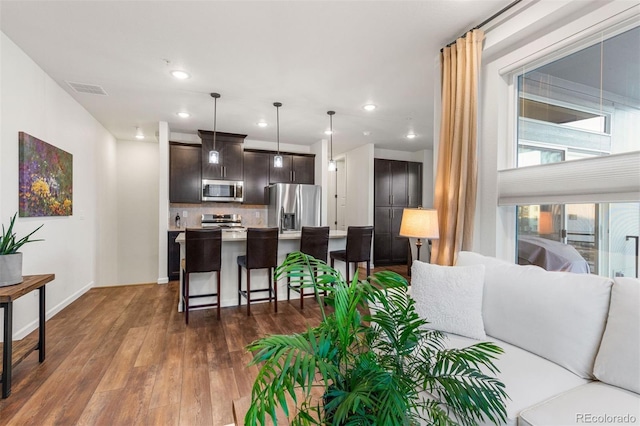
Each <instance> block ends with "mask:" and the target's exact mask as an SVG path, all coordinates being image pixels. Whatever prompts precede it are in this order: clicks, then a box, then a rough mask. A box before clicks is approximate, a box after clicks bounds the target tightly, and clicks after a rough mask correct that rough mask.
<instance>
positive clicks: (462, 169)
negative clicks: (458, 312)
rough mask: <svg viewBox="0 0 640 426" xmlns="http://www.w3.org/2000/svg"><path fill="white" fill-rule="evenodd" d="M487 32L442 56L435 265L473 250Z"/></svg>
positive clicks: (448, 262)
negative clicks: (480, 94)
mask: <svg viewBox="0 0 640 426" xmlns="http://www.w3.org/2000/svg"><path fill="white" fill-rule="evenodd" d="M483 39H484V32H482V30H473V31H469V32H468V33H467V34H466V36H465V37H461V38H459V39H458V40H456V42H455V44H453V45H452V46H450V47H445V48H444V49H443V50H442V53H441V55H440V60H441V66H442V119H441V125H440V144H439V146H438V166H437V173H436V183H435V194H434V207H435V208H436V210H438V220H439V226H440V239H439V240H435V241H434V244H433V255H432V262H433V263H437V264H440V265H453V263H454V261H455V255H456V253H458V252H459V251H460V250H470V249H471V244H472V242H473V217H474V214H475V209H476V192H477V174H478V166H477V155H476V137H477V116H478V114H477V108H478V105H477V104H478V74H479V71H480V57H481V53H482V41H483Z"/></svg>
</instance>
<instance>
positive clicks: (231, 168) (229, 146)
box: [220, 142, 244, 180]
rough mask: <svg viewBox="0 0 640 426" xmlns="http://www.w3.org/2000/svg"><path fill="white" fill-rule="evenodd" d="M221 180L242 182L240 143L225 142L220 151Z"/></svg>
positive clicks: (242, 155) (242, 160) (241, 145)
mask: <svg viewBox="0 0 640 426" xmlns="http://www.w3.org/2000/svg"><path fill="white" fill-rule="evenodd" d="M220 156H221V157H222V179H224V180H242V179H243V177H244V167H243V164H244V147H243V144H242V143H241V142H225V143H224V144H223V145H222V149H221V150H220Z"/></svg>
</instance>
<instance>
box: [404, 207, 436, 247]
mask: <svg viewBox="0 0 640 426" xmlns="http://www.w3.org/2000/svg"><path fill="white" fill-rule="evenodd" d="M400 236H401V237H409V238H425V239H429V240H437V239H439V238H440V232H439V231H438V211H437V210H434V209H404V210H403V212H402V223H401V224H400Z"/></svg>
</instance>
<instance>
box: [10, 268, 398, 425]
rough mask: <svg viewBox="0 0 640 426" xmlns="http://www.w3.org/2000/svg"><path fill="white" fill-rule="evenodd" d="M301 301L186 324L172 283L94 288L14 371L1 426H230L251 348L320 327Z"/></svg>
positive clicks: (201, 315) (245, 392) (315, 313)
mask: <svg viewBox="0 0 640 426" xmlns="http://www.w3.org/2000/svg"><path fill="white" fill-rule="evenodd" d="M402 268H404V270H406V267H402ZM399 272H403V271H402V270H400V271H399ZM296 296H297V294H296V293H292V299H291V301H290V302H286V301H284V302H279V303H278V313H275V312H274V305H273V303H262V304H255V305H253V306H252V307H251V313H252V315H251V316H250V317H247V314H246V307H244V306H243V307H230V308H223V309H222V318H221V319H220V320H218V319H217V318H216V311H215V309H209V310H201V311H192V312H191V314H190V317H189V326H186V325H185V323H184V316H183V314H182V313H179V312H177V305H178V283H177V282H175V281H174V282H171V283H169V284H168V285H155V284H148V285H147V284H145V285H136V286H122V287H107V288H94V289H91V290H89V291H88V292H87V293H85V294H84V295H82V296H81V297H80V298H79V299H78V300H76V301H75V302H73V303H72V304H71V305H69V306H67V307H66V308H65V309H64V310H62V311H61V312H59V313H58V314H57V315H56V316H54V317H53V318H52V319H50V320H49V321H48V322H47V358H46V360H45V362H43V363H39V362H38V354H37V351H36V352H32V353H31V354H29V355H28V356H27V357H26V358H25V359H24V360H23V361H22V363H20V364H19V365H17V366H16V367H14V369H13V380H12V384H13V386H12V392H11V396H10V397H9V398H7V399H0V424H2V425H5V424H6V425H20V426H22V425H47V426H49V425H63V426H67V425H91V426H94V425H108V426H120V425H123V426H124V425H126V426H129V425H188V426H193V425H206V426H210V425H213V426H224V425H227V424H230V423H233V408H232V403H233V401H234V400H238V399H240V398H242V397H246V396H250V395H251V388H252V386H253V381H254V379H255V376H256V374H257V371H258V369H257V367H255V366H252V367H248V366H247V365H248V363H249V361H250V360H251V354H250V353H248V352H247V351H246V349H245V347H246V346H247V345H248V344H249V343H251V342H252V341H253V340H255V339H257V338H259V337H262V336H265V335H266V334H270V333H295V332H301V331H304V330H306V328H307V327H309V326H314V325H316V324H318V323H319V321H320V318H321V314H320V308H319V305H318V304H317V303H316V302H315V301H314V300H313V299H311V298H309V299H307V300H305V304H304V305H305V308H304V310H301V309H300V301H299V299H298V298H297V297H296ZM25 339H26V340H25V341H29V340H30V341H35V340H37V330H36V331H34V332H33V333H31V334H30V335H29V336H27V337H26V338H25ZM23 344H24V343H21V345H23ZM17 347H19V344H18V343H17V342H16V344H15V345H14V348H17Z"/></svg>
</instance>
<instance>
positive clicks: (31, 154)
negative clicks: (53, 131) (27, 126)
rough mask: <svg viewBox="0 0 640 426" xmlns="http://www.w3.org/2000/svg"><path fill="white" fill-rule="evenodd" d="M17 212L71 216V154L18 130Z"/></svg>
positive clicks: (21, 215)
mask: <svg viewBox="0 0 640 426" xmlns="http://www.w3.org/2000/svg"><path fill="white" fill-rule="evenodd" d="M18 140H19V151H20V157H19V167H20V171H19V174H20V176H19V190H18V191H19V204H20V205H19V215H20V217H32V216H71V214H72V213H73V155H71V154H70V153H68V152H66V151H63V150H62V149H60V148H57V147H55V146H53V145H51V144H48V143H46V142H44V141H42V140H40V139H38V138H35V137H33V136H31V135H29V134H27V133H24V132H19V137H18Z"/></svg>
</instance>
